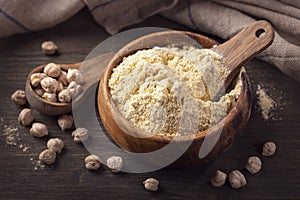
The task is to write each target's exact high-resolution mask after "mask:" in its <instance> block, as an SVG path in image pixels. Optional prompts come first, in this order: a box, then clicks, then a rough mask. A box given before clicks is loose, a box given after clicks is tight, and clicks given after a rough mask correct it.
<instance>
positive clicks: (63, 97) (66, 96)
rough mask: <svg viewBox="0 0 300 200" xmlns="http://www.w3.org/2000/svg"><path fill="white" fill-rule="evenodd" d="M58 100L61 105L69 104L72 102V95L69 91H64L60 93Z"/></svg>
mask: <svg viewBox="0 0 300 200" xmlns="http://www.w3.org/2000/svg"><path fill="white" fill-rule="evenodd" d="M58 100H59V102H61V103H69V102H71V100H72V94H71V92H70V91H69V90H68V89H63V90H62V91H60V92H59V93H58Z"/></svg>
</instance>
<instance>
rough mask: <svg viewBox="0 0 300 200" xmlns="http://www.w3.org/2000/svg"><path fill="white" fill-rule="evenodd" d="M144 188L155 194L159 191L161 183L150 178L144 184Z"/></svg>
mask: <svg viewBox="0 0 300 200" xmlns="http://www.w3.org/2000/svg"><path fill="white" fill-rule="evenodd" d="M143 184H144V187H145V188H146V189H147V190H149V191H152V192H155V191H157V190H158V185H159V181H158V180H157V179H155V178H148V179H146V180H145V181H144V182H143Z"/></svg>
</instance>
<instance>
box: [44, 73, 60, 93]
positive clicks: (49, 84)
mask: <svg viewBox="0 0 300 200" xmlns="http://www.w3.org/2000/svg"><path fill="white" fill-rule="evenodd" d="M41 86H42V88H43V89H44V90H45V91H46V92H48V93H55V92H56V91H57V87H58V83H57V81H56V80H55V79H54V78H51V77H46V78H43V79H42V80H41Z"/></svg>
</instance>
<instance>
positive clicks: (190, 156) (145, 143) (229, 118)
mask: <svg viewBox="0 0 300 200" xmlns="http://www.w3.org/2000/svg"><path fill="white" fill-rule="evenodd" d="M179 32H180V33H181V34H183V35H186V36H189V37H191V38H192V39H194V40H195V41H197V42H198V43H200V44H201V45H202V46H203V47H204V48H211V47H213V46H214V45H215V44H217V42H216V41H214V40H212V39H210V38H208V37H205V36H202V35H200V34H196V33H191V32H185V31H179ZM156 34H157V33H156ZM138 40H139V39H137V41H138ZM148 42H150V43H151V41H148ZM161 42H162V43H163V41H161ZM152 43H154V41H152ZM155 43H156V44H160V43H159V42H157V41H155ZM138 46H139V42H134V43H132V45H131V46H130V45H129V46H127V47H126V48H123V49H122V50H121V52H119V55H120V54H122V55H128V54H130V52H132V50H134V49H136V48H137V47H138ZM121 60H122V57H120V56H116V57H114V59H113V60H112V61H111V62H110V63H109V65H108V66H107V67H106V69H105V71H104V73H103V75H102V77H101V80H100V84H99V88H98V95H97V97H98V111H99V114H100V117H101V120H102V123H103V125H104V127H105V128H106V130H107V132H108V133H109V135H110V136H111V138H112V139H113V140H114V141H115V142H116V143H117V144H118V145H119V146H120V147H122V148H123V149H124V150H127V151H130V152H136V153H146V152H152V151H155V150H158V149H160V148H162V147H164V146H165V145H166V144H168V143H169V142H171V141H172V140H174V138H172V137H169V136H159V135H154V136H151V137H147V138H143V137H144V136H145V135H147V133H145V132H144V131H143V130H142V129H140V128H138V127H136V126H134V125H133V124H132V123H130V122H129V121H128V120H126V119H125V118H124V117H122V115H121V114H120V113H119V111H118V109H117V108H116V107H115V105H114V104H113V102H112V100H111V94H110V89H109V87H108V81H109V78H110V75H111V74H112V69H113V68H114V67H116V66H117V65H118V64H119V63H120V62H121ZM241 78H242V89H241V93H240V96H239V98H238V99H237V102H236V105H235V107H234V108H233V109H232V110H231V111H230V112H229V113H228V114H227V115H226V116H225V118H224V119H223V120H222V121H221V122H219V123H218V124H216V125H214V126H212V127H211V128H210V131H209V132H208V131H207V130H205V131H202V132H198V133H196V134H192V135H185V136H179V137H177V138H176V141H175V142H176V144H178V145H181V144H184V143H186V142H188V141H192V143H191V145H190V146H189V148H188V149H187V150H186V151H185V152H184V153H183V154H182V156H180V158H179V159H177V160H176V161H175V162H173V163H172V164H171V165H170V166H169V167H176V168H177V167H198V168H203V169H205V168H206V167H207V166H209V165H210V163H211V162H212V161H213V160H215V159H216V158H217V157H218V156H219V155H220V154H221V153H223V152H224V151H225V150H226V149H228V148H229V147H230V146H231V144H232V143H233V141H234V139H235V137H236V136H237V135H238V134H240V133H242V132H243V130H244V128H245V126H246V124H247V122H248V119H249V117H250V112H251V102H252V101H251V91H250V82H249V80H248V77H247V74H246V73H244V72H243V73H242V74H241ZM127 132H128V133H129V132H130V134H128V133H127ZM220 132H221V135H220V137H219V139H218V141H217V142H216V144H215V145H214V147H213V148H212V150H211V151H210V153H208V154H207V155H206V156H205V157H203V158H199V150H200V148H201V146H202V144H203V142H204V138H205V137H208V136H209V137H213V136H214V135H215V136H217V135H218V134H220ZM148 135H149V134H148ZM135 136H137V137H135ZM166 156H168V155H166Z"/></svg>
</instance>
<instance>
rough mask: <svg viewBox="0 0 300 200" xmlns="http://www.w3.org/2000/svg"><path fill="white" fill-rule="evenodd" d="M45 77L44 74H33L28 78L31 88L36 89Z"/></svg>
mask: <svg viewBox="0 0 300 200" xmlns="http://www.w3.org/2000/svg"><path fill="white" fill-rule="evenodd" d="M46 77H47V75H46V74H44V73H33V74H32V75H31V76H30V83H31V85H32V86H33V87H38V86H39V85H40V83H41V80H43V79H44V78H46Z"/></svg>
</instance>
